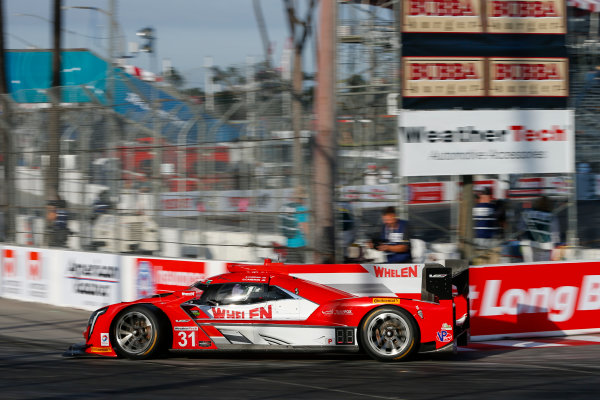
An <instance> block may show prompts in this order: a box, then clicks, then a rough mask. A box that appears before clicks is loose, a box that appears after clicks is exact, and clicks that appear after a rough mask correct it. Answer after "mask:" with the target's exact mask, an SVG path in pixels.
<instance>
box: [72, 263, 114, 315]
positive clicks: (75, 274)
mask: <svg viewBox="0 0 600 400" xmlns="http://www.w3.org/2000/svg"><path fill="white" fill-rule="evenodd" d="M64 263H65V273H64V279H65V288H66V290H65V291H64V294H63V296H64V302H65V303H66V304H69V305H79V306H81V305H83V306H89V307H95V308H99V307H103V306H105V305H108V304H112V303H117V302H119V301H120V300H121V298H120V290H119V285H120V283H119V281H120V267H119V257H118V256H116V255H112V254H99V253H76V252H65V253H64Z"/></svg>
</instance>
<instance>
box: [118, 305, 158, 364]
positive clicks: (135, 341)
mask: <svg viewBox="0 0 600 400" xmlns="http://www.w3.org/2000/svg"><path fill="white" fill-rule="evenodd" d="M166 333H167V332H165V330H164V329H163V324H162V323H161V320H160V318H159V316H158V315H157V313H156V312H155V311H153V310H152V309H151V308H150V307H148V306H144V305H136V306H132V307H128V308H126V309H124V310H123V311H121V312H120V313H119V314H118V315H117V316H116V317H115V319H114V320H113V322H112V324H111V328H110V343H111V344H112V347H113V349H114V350H115V353H117V355H118V356H119V357H125V358H130V359H133V360H144V359H147V358H152V357H156V356H157V355H159V354H160V353H161V352H162V351H163V348H164V346H163V343H164V339H165V337H166V336H167V335H166Z"/></svg>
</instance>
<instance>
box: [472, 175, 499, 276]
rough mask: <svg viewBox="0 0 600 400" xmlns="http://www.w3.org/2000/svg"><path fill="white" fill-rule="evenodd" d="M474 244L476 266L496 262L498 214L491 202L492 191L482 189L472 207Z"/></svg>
mask: <svg viewBox="0 0 600 400" xmlns="http://www.w3.org/2000/svg"><path fill="white" fill-rule="evenodd" d="M473 229H474V231H475V232H474V233H475V235H474V242H475V245H476V259H477V260H476V264H484V263H495V262H498V261H499V259H498V251H495V248H496V247H497V246H498V239H497V235H498V214H497V210H496V206H495V205H494V203H493V202H492V190H491V188H489V187H485V188H483V189H482V190H481V191H480V192H479V193H478V194H477V204H476V205H475V207H473Z"/></svg>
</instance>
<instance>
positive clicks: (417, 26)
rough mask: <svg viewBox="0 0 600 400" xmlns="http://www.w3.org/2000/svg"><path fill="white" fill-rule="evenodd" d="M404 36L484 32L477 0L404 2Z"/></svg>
mask: <svg viewBox="0 0 600 400" xmlns="http://www.w3.org/2000/svg"><path fill="white" fill-rule="evenodd" d="M403 10H404V15H403V19H402V30H403V31H404V32H433V33H440V32H456V33H459V32H460V33H481V32H483V22H482V20H483V18H482V12H481V2H480V0H437V1H436V0H404V4H403Z"/></svg>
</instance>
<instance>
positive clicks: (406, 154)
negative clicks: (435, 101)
mask: <svg viewBox="0 0 600 400" xmlns="http://www.w3.org/2000/svg"><path fill="white" fill-rule="evenodd" d="M398 120H399V127H400V129H399V135H400V138H399V140H400V162H401V171H402V174H403V175H404V176H438V175H476V174H525V173H535V174H545V173H571V172H573V163H574V161H573V160H574V158H573V157H574V150H573V143H574V142H573V141H574V130H573V128H574V117H573V113H572V111H570V110H486V111H483V110H482V111H459V110H452V111H451V110H443V111H404V112H402V113H401V115H400V116H399V118H398Z"/></svg>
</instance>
